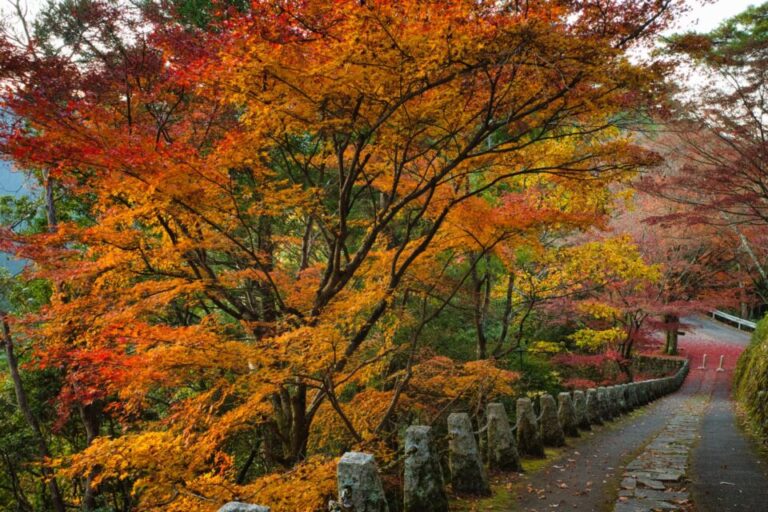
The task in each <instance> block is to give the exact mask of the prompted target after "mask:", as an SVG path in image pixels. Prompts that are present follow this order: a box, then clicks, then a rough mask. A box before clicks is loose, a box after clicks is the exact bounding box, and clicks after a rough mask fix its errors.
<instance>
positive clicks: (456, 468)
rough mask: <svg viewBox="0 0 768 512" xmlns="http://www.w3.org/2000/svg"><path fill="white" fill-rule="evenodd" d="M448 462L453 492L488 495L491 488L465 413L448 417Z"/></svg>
mask: <svg viewBox="0 0 768 512" xmlns="http://www.w3.org/2000/svg"><path fill="white" fill-rule="evenodd" d="M448 462H449V465H450V468H451V485H452V486H453V490H454V491H455V492H458V493H468V494H482V495H487V494H490V492H491V488H490V487H489V486H488V477H487V476H486V474H485V468H483V463H482V461H481V460H480V452H479V451H478V449H477V441H475V434H474V432H473V430H472V422H471V421H470V420H469V414H467V413H465V412H454V413H451V414H449V415H448Z"/></svg>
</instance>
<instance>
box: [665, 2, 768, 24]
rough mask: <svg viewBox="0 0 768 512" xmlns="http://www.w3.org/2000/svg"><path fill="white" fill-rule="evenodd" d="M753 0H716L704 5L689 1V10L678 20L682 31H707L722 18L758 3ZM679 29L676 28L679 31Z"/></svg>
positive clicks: (724, 18)
mask: <svg viewBox="0 0 768 512" xmlns="http://www.w3.org/2000/svg"><path fill="white" fill-rule="evenodd" d="M761 3H762V2H760V1H755V0H717V1H715V2H713V3H711V4H710V5H706V6H704V7H702V6H700V5H699V2H695V1H689V2H688V4H689V5H690V6H691V7H692V9H691V12H690V13H688V15H687V16H685V17H684V18H683V19H681V20H680V21H679V25H680V29H682V30H683V31H688V30H693V31H696V32H708V31H710V30H712V29H713V28H716V27H717V26H718V25H719V24H720V23H721V22H722V21H723V20H726V19H728V18H730V17H732V16H735V15H736V14H739V13H740V12H742V11H743V10H745V9H746V8H747V7H749V6H750V5H759V4H761ZM679 31H680V30H676V32H679Z"/></svg>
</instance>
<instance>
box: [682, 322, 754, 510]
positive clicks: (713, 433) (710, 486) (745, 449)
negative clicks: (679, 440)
mask: <svg viewBox="0 0 768 512" xmlns="http://www.w3.org/2000/svg"><path fill="white" fill-rule="evenodd" d="M689 320H690V319H689ZM693 320H694V321H695V329H694V330H693V332H691V333H690V335H686V336H684V337H683V339H684V342H683V343H682V344H681V347H682V348H684V349H685V350H686V352H687V353H688V355H689V356H690V357H692V358H693V361H694V362H696V361H701V357H702V356H703V354H704V353H705V352H706V353H708V354H709V355H710V361H712V363H713V364H716V362H717V361H719V358H720V355H724V356H725V357H724V359H725V364H724V368H725V371H724V372H715V374H716V381H715V386H714V390H713V392H712V397H711V402H710V406H709V408H708V410H707V412H706V413H705V415H704V418H703V420H702V424H701V430H700V435H701V439H700V440H699V443H698V445H697V447H696V449H695V450H694V452H693V457H692V471H691V474H690V475H689V478H690V480H691V482H692V483H691V490H692V495H693V502H694V504H695V505H696V511H697V512H757V511H768V474H767V471H766V470H767V469H768V468H766V463H765V460H764V459H761V457H760V456H759V455H758V452H757V448H756V446H755V445H754V442H753V441H752V440H751V439H749V438H748V437H747V436H746V435H744V433H743V432H742V430H741V429H740V428H739V426H738V424H737V420H736V416H735V411H734V403H733V401H732V400H731V393H730V391H731V381H732V378H733V370H734V368H735V366H736V360H737V357H738V354H739V353H740V352H741V350H743V349H744V347H745V346H746V345H747V343H748V342H749V335H748V334H747V333H742V332H740V331H738V330H737V329H735V328H732V327H730V326H727V325H724V324H721V323H718V322H715V321H713V320H710V319H707V318H695V319H693ZM712 356H714V357H712ZM692 366H693V367H696V366H697V365H696V364H694V365H692ZM710 366H711V367H710V369H709V370H707V372H711V371H713V367H712V365H710ZM693 372H698V373H705V372H704V371H701V370H693Z"/></svg>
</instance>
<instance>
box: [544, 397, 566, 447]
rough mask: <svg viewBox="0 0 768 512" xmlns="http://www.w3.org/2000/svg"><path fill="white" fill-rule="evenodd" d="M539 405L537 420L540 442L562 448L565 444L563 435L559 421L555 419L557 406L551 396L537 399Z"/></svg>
mask: <svg viewBox="0 0 768 512" xmlns="http://www.w3.org/2000/svg"><path fill="white" fill-rule="evenodd" d="M539 403H540V404H541V416H540V418H539V429H540V430H541V441H542V442H543V443H544V444H545V445H546V446H563V445H564V444H565V435H564V434H563V427H562V426H561V425H560V420H558V418H557V405H556V404H555V399H554V398H552V395H549V394H547V395H542V396H541V398H540V399H539Z"/></svg>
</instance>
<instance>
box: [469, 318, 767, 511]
mask: <svg viewBox="0 0 768 512" xmlns="http://www.w3.org/2000/svg"><path fill="white" fill-rule="evenodd" d="M685 322H686V323H687V324H689V325H691V326H692V329H691V330H690V331H689V332H688V333H687V334H686V335H685V336H683V337H682V338H681V341H680V347H681V350H682V353H683V354H684V355H686V356H687V357H689V358H690V359H692V364H691V367H692V370H691V373H690V375H689V377H688V379H686V382H685V384H684V385H683V387H682V388H681V390H680V391H678V392H677V393H675V394H673V395H670V396H667V397H665V398H662V399H661V400H658V401H656V402H655V403H653V404H651V405H649V406H646V407H643V408H640V409H638V410H636V411H635V412H633V413H631V414H630V415H629V416H625V417H623V418H621V419H620V420H618V421H615V422H613V423H609V424H608V425H606V426H605V427H597V428H595V430H594V431H593V432H592V433H587V434H585V435H582V438H581V439H578V440H569V447H567V448H565V449H564V450H563V451H562V452H560V454H559V455H558V457H557V458H556V459H555V460H554V461H553V462H550V463H548V465H547V466H546V467H543V468H541V469H539V470H536V471H530V472H529V473H527V474H526V475H524V476H518V475H499V476H497V477H496V479H495V488H496V489H497V493H496V496H495V497H494V498H493V499H491V500H488V501H484V502H483V503H482V504H481V503H474V504H472V505H469V507H468V508H465V507H464V506H462V507H460V510H478V511H480V510H483V511H499V512H501V511H504V512H511V511H517V512H545V511H550V512H551V511H553V510H556V511H562V510H571V511H578V512H610V511H614V510H615V511H616V512H625V511H630V510H631V511H633V512H634V511H643V512H649V511H651V510H653V507H654V506H656V507H658V506H660V507H662V508H657V510H664V509H665V508H666V509H667V510H685V511H689V510H692V511H695V512H768V477H767V476H766V473H765V471H764V468H765V466H766V463H765V462H762V461H761V460H760V458H759V456H758V455H757V452H756V451H755V449H754V447H753V446H752V444H751V442H750V441H749V440H748V439H747V438H746V436H745V435H744V434H743V433H742V431H741V430H740V429H739V427H738V426H737V424H736V421H735V417H734V412H733V403H732V402H731V401H730V381H731V377H732V373H733V368H734V366H735V364H736V360H737V358H738V354H739V353H740V352H741V350H743V348H744V347H745V346H746V344H747V343H748V341H749V335H748V334H747V333H744V332H740V331H738V330H737V329H735V328H731V327H729V326H727V325H723V324H720V323H717V322H714V321H712V320H710V319H707V318H705V317H695V318H687V319H685ZM704 353H706V354H708V356H709V365H708V367H709V368H708V370H707V371H701V370H697V369H696V368H697V367H698V366H699V365H700V362H701V356H702V355H703V354H704ZM720 355H724V356H725V365H724V366H725V370H726V371H725V372H717V371H715V370H716V367H717V362H718V359H719V357H720ZM662 470H667V471H668V473H667V474H664V473H663V471H662ZM643 472H645V473H647V474H642V473H643ZM676 472H677V473H679V475H676V474H674V473H676ZM653 476H655V477H656V478H650V480H655V481H656V482H662V483H663V488H664V489H663V490H664V492H667V494H665V495H661V494H654V492H652V491H657V489H653V488H652V487H653V486H656V487H658V485H657V484H655V483H649V485H647V486H646V485H643V484H642V483H639V482H638V479H639V478H638V477H643V478H645V477H653ZM627 478H634V480H635V482H634V489H627V488H626V487H632V485H633V484H632V482H631V481H629V480H626V479H627ZM622 481H623V483H624V486H623V487H624V489H622V485H621V484H622ZM658 490H661V489H658ZM629 491H632V492H629ZM639 496H645V502H642V501H640V500H637V498H638V497H639ZM661 503H663V504H661Z"/></svg>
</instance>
